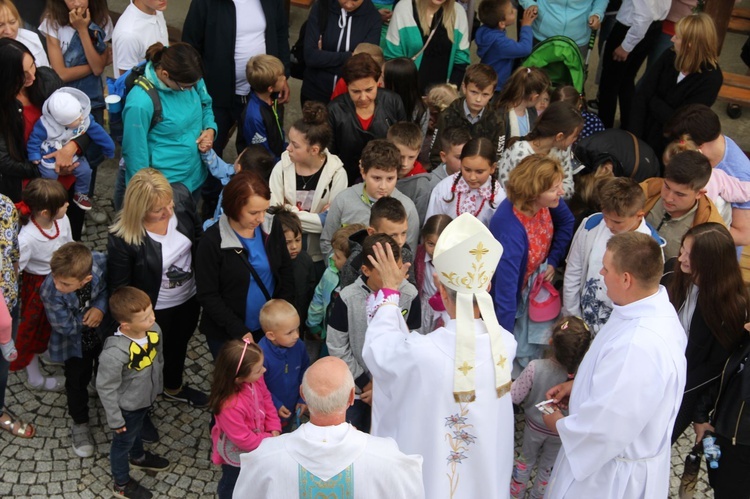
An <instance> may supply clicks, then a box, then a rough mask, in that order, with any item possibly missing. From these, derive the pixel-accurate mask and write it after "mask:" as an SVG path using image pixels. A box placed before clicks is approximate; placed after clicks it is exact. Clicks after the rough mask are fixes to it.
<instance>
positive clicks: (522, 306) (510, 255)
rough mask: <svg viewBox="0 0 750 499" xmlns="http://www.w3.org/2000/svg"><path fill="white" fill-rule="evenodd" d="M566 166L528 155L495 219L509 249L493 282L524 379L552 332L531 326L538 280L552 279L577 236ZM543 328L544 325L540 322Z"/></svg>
mask: <svg viewBox="0 0 750 499" xmlns="http://www.w3.org/2000/svg"><path fill="white" fill-rule="evenodd" d="M563 193H564V190H563V168H562V166H561V165H560V162H559V161H557V160H556V159H554V158H551V157H549V156H547V155H544V154H532V155H530V156H527V157H526V158H525V159H523V161H521V162H520V163H519V164H518V166H516V167H515V168H514V169H513V170H512V171H511V172H510V176H509V178H508V181H507V182H506V184H505V194H506V196H507V198H506V199H505V200H504V201H503V202H502V203H500V206H498V208H497V211H496V212H495V215H494V216H493V217H492V220H491V221H490V231H491V232H492V234H493V235H494V236H495V239H497V240H498V241H500V243H501V244H502V245H503V256H502V258H500V263H499V264H498V266H497V271H496V272H495V276H502V277H500V278H501V279H502V283H501V282H500V281H497V282H495V278H493V283H492V291H491V293H492V295H493V299H494V302H495V312H496V313H497V319H498V321H499V322H500V325H501V326H503V327H504V328H505V329H507V330H508V331H511V332H513V335H514V336H515V338H516V341H517V342H518V349H517V351H516V362H515V363H514V367H513V369H514V370H513V372H514V374H515V375H518V374H519V373H520V372H521V370H522V369H523V368H524V367H526V364H528V363H529V362H530V361H531V360H533V359H535V358H539V357H540V356H541V354H542V350H543V347H544V345H546V344H547V341H548V340H549V337H548V333H549V328H548V327H546V325H545V326H544V327H534V326H533V325H532V324H531V323H530V319H529V314H528V301H529V292H530V290H531V284H533V283H534V281H535V280H536V278H537V276H539V275H542V274H543V275H544V279H545V280H547V281H551V280H552V278H553V277H554V275H555V269H556V267H558V265H560V264H561V263H562V262H563V260H564V259H565V254H566V251H567V248H568V245H569V244H570V241H571V239H572V238H573V223H574V219H573V214H572V213H571V212H570V209H568V206H567V205H566V204H565V202H564V201H563V200H562V196H563ZM540 324H541V323H540Z"/></svg>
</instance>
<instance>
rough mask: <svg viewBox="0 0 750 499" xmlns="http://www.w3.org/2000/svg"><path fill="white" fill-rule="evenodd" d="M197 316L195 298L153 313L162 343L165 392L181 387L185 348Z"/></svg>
mask: <svg viewBox="0 0 750 499" xmlns="http://www.w3.org/2000/svg"><path fill="white" fill-rule="evenodd" d="M199 314H200V305H198V300H197V299H196V298H195V296H193V297H192V298H190V299H189V300H188V301H186V302H185V303H183V304H182V305H177V306H176V307H172V308H165V309H161V310H155V311H154V315H155V316H156V323H157V324H159V327H160V328H161V332H162V341H163V342H164V344H163V349H162V351H163V352H164V388H165V389H167V390H179V389H180V387H182V371H184V370H185V355H186V354H187V346H188V342H189V341H190V338H192V336H193V332H194V331H195V327H196V326H197V325H198V315H199Z"/></svg>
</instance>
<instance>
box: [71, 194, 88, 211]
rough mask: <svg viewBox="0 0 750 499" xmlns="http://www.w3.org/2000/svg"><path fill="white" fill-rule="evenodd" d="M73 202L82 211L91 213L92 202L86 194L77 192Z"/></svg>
mask: <svg viewBox="0 0 750 499" xmlns="http://www.w3.org/2000/svg"><path fill="white" fill-rule="evenodd" d="M73 202H74V203H75V204H76V205H77V206H78V207H79V208H80V209H82V210H84V211H89V210H90V209H91V208H92V206H91V200H90V199H89V197H88V196H87V195H86V194H81V193H80V192H76V193H75V194H73Z"/></svg>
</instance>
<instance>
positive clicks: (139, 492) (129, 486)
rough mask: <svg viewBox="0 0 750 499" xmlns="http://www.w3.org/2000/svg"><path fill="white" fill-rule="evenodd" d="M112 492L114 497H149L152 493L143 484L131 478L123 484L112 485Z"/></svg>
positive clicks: (133, 498) (145, 498) (137, 498)
mask: <svg viewBox="0 0 750 499" xmlns="http://www.w3.org/2000/svg"><path fill="white" fill-rule="evenodd" d="M112 494H114V496H115V497H128V498H130V499H151V498H152V497H154V495H153V494H152V493H151V492H150V491H149V490H148V489H147V488H146V487H144V486H143V485H141V484H140V483H138V482H136V481H135V480H133V479H132V478H131V479H130V481H129V482H128V483H126V484H125V485H117V484H115V485H114V487H112Z"/></svg>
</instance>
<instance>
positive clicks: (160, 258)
mask: <svg viewBox="0 0 750 499" xmlns="http://www.w3.org/2000/svg"><path fill="white" fill-rule="evenodd" d="M202 233H203V231H202V229H201V224H200V220H198V217H197V216H196V213H195V206H194V204H193V198H192V196H191V195H190V191H188V189H187V188H186V187H185V186H184V185H182V184H172V185H170V184H169V183H168V182H167V179H166V178H165V177H164V175H163V174H162V173H161V172H159V171H158V170H155V169H153V168H144V169H142V170H139V171H138V172H137V173H136V174H135V175H133V177H132V178H131V179H130V183H129V184H128V187H127V189H126V191H125V202H124V204H123V208H122V210H121V211H120V212H119V213H118V215H117V219H116V220H115V223H114V224H113V225H112V226H111V227H110V234H109V241H108V242H107V253H108V257H107V271H108V272H107V277H108V286H109V290H110V292H112V291H114V290H116V289H117V288H120V287H122V286H134V287H136V288H138V289H141V290H143V291H144V292H145V293H146V294H147V295H148V296H149V298H151V303H152V305H153V307H154V314H155V315H156V322H157V323H158V324H159V326H160V327H161V330H162V335H163V336H164V396H165V398H168V399H171V400H175V401H178V402H186V403H188V404H190V405H192V406H194V407H204V406H206V405H207V404H208V397H207V396H206V394H204V393H201V392H199V391H198V390H195V389H193V388H190V387H189V386H188V385H186V384H184V383H183V379H182V378H183V377H182V373H183V370H184V368H185V354H186V352H187V345H188V342H189V341H190V338H191V337H192V336H193V332H194V331H195V328H196V326H197V325H198V315H199V313H200V305H199V304H198V300H197V299H196V297H195V292H196V291H195V289H196V288H195V278H194V261H195V258H194V255H195V249H196V247H197V245H196V243H197V242H198V239H199V238H200V236H201V235H202Z"/></svg>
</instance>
